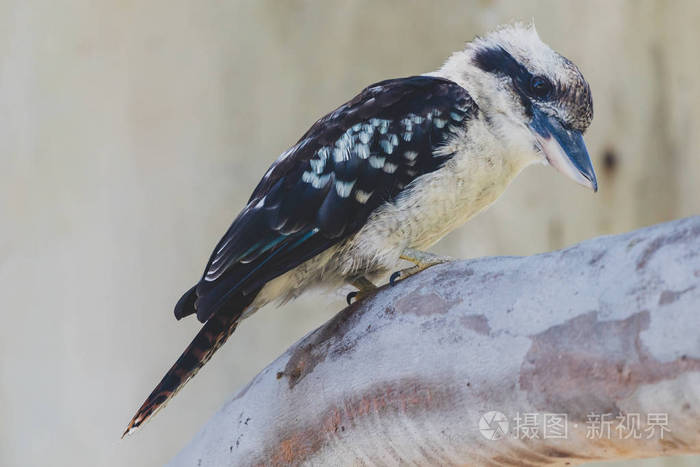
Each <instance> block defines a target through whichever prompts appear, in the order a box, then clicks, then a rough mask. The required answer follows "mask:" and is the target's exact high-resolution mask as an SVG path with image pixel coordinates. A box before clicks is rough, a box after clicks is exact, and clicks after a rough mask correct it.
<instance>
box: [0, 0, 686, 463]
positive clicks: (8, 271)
mask: <svg viewBox="0 0 700 467" xmlns="http://www.w3.org/2000/svg"><path fill="white" fill-rule="evenodd" d="M533 18H534V20H535V22H536V25H537V29H538V31H539V33H540V36H541V37H542V38H543V40H544V41H545V42H547V43H549V44H550V45H551V46H552V47H553V48H554V49H556V50H558V51H559V52H561V53H562V54H564V55H566V56H567V57H569V58H571V59H572V60H573V61H574V62H575V63H577V64H578V65H579V67H580V68H581V70H582V71H583V73H584V75H585V76H586V78H587V79H588V81H589V82H590V84H591V88H592V90H593V95H594V100H595V118H594V120H593V124H592V126H591V128H590V130H589V131H588V133H587V135H586V141H587V144H588V148H589V151H590V153H591V156H592V157H593V160H594V163H595V166H596V169H597V172H598V176H599V183H600V191H599V193H598V194H597V195H593V194H592V193H591V192H589V191H587V190H585V189H583V188H581V187H579V186H576V185H574V184H573V183H572V182H570V181H569V180H567V179H565V178H564V177H563V176H561V175H560V174H558V173H556V172H555V171H553V170H552V169H550V168H546V167H537V168H532V169H529V170H527V171H525V172H524V173H523V174H522V175H521V176H520V177H519V178H518V179H517V180H516V181H515V182H514V183H513V185H512V186H511V187H510V188H509V189H508V190H507V191H506V193H505V195H504V196H503V197H502V198H501V199H500V200H499V202H497V203H496V204H495V205H494V206H493V207H492V208H491V209H490V210H489V211H488V212H486V213H484V214H482V215H480V216H479V217H478V218H477V219H475V220H473V221H472V222H471V223H469V224H468V225H466V226H465V227H464V228H462V229H461V230H459V231H457V232H455V233H454V234H452V235H450V236H449V237H448V238H446V239H445V240H444V241H443V242H441V243H440V244H439V245H438V246H437V248H436V250H437V251H438V252H440V253H444V254H450V255H453V256H458V257H463V258H468V257H475V256H482V255H529V254H533V253H538V252H542V251H547V250H551V249H557V248H561V247H564V246H566V245H570V244H572V243H575V242H578V241H581V240H584V239H587V238H590V237H593V236H597V235H602V234H612V233H619V232H624V231H628V230H631V229H636V228H639V227H642V226H646V225H650V224H654V223H657V222H662V221H666V220H670V219H674V218H679V217H683V216H689V215H693V214H698V212H700V183H699V180H700V80H699V79H698V76H700V59H698V43H700V30H699V29H698V27H697V25H698V24H700V3H698V2H696V1H693V0H688V1H644V0H629V1H622V0H615V1H610V0H598V1H587V2H578V1H554V0H552V1H519V0H518V1H516V0H512V1H505V0H504V1H489V0H475V1H465V0H461V1H436V2H426V1H377V0H375V1H370V0H362V1H360V0H354V1H350V0H343V1H334V2H330V1H320V0H319V1H315V2H312V1H281V0H280V1H238V0H229V1H208V2H196V1H174V0H168V1H162V0H159V1H150V2H139V1H120V2H93V1H79V0H70V1H64V2H42V1H20V0H0V148H2V151H1V153H0V157H1V159H0V162H1V165H0V222H1V224H0V225H1V226H2V228H1V229H0V292H1V296H2V301H3V305H2V309H1V310H0V313H1V314H2V327H0V465H3V466H24V465H28V466H33V465H55V466H68V465H91V466H119V465H134V466H142V465H158V464H162V463H164V462H166V461H167V460H169V459H170V458H171V457H172V456H173V455H174V454H175V453H176V452H177V451H178V450H179V449H180V448H181V447H183V446H184V445H185V443H186V442H187V441H188V440H189V439H190V438H191V437H192V436H193V435H194V434H195V433H196V432H197V431H198V430H199V428H200V427H201V426H202V425H203V424H204V422H205V421H206V420H207V419H208V418H209V417H210V416H211V415H212V414H213V413H214V412H215V411H216V410H217V409H218V408H219V407H221V406H222V405H223V404H224V403H225V402H226V401H227V399H228V398H229V397H230V396H231V395H232V394H233V393H235V392H236V391H237V389H238V388H239V387H241V386H242V385H243V384H245V383H246V382H247V381H249V380H250V379H251V378H252V377H253V376H254V375H255V374H256V373H257V372H258V371H260V370H261V369H262V368H263V367H264V366H265V365H266V364H268V363H269V362H270V361H272V360H273V359H274V358H275V357H277V355H278V354H280V353H281V352H282V351H284V350H285V349H286V348H287V347H288V346H289V345H290V344H292V343H293V342H295V341H296V340H297V339H299V338H300V337H301V336H302V335H304V334H305V333H306V332H308V331H310V330H311V329H313V328H314V327H316V326H318V325H319V324H321V323H323V322H324V321H326V320H327V319H329V318H330V317H331V316H332V315H333V314H334V313H335V312H336V311H337V310H339V309H341V308H342V307H343V306H344V302H343V299H344V293H345V292H347V291H343V292H342V293H340V292H338V293H336V294H333V295H329V296H323V295H319V294H311V295H310V296H305V297H303V298H302V299H300V300H297V301H296V302H294V303H291V304H288V305H286V306H284V307H283V308H281V309H274V308H272V307H270V308H268V309H265V310H262V311H261V312H258V313H257V314H256V315H254V316H253V317H252V318H250V319H249V320H247V321H245V323H243V325H242V326H240V327H239V330H238V331H237V332H236V333H235V335H234V336H233V338H231V339H230V341H229V342H228V343H227V345H226V346H225V347H224V348H223V349H222V350H221V351H220V352H219V353H217V355H216V356H215V357H214V359H213V360H212V361H211V362H210V363H209V364H208V365H207V367H206V368H205V369H204V370H203V371H202V372H201V373H200V374H199V375H198V377H197V378H195V379H194V380H192V381H191V382H190V383H189V384H188V386H187V387H186V388H185V390H184V391H183V392H182V393H180V394H179V395H178V396H177V397H176V398H175V399H174V400H173V401H172V403H171V404H170V405H169V406H168V408H167V409H166V410H164V411H163V412H161V413H160V414H159V415H158V416H157V417H156V418H155V419H154V420H153V421H152V422H151V423H149V424H148V425H146V426H145V429H143V430H142V431H140V432H138V433H137V434H136V435H135V436H131V437H129V438H127V439H125V440H120V439H119V436H120V435H121V432H122V430H123V428H124V427H125V425H126V423H127V422H128V421H129V418H130V417H131V415H132V414H133V413H134V411H135V409H136V408H137V407H138V406H139V404H140V403H141V402H142V401H143V399H144V398H145V396H146V395H147V394H148V393H149V392H150V391H151V389H152V388H153V386H154V385H155V383H157V382H158V381H159V380H160V378H161V376H162V375H163V373H164V372H165V371H166V370H167V369H168V368H169V367H170V365H171V363H173V362H174V360H175V359H176V358H177V357H178V356H179V355H180V352H181V351H182V350H183V349H184V348H185V346H186V345H187V344H188V343H189V341H190V339H191V338H192V337H193V336H194V334H195V333H196V331H197V329H198V328H199V324H198V323H197V322H196V321H195V320H193V319H188V320H184V321H183V322H176V321H175V319H174V318H173V316H172V308H173V305H174V303H175V302H176V300H177V299H178V298H179V297H180V294H181V293H182V292H183V291H184V290H186V289H187V288H189V287H190V286H191V285H192V284H193V283H194V282H195V281H196V280H197V279H198V277H199V276H200V274H201V272H202V270H203V267H204V265H205V263H206V259H207V258H208V256H209V254H210V252H211V250H212V248H213V247H214V245H215V243H216V242H217V241H218V239H219V237H220V235H221V234H223V232H224V231H225V229H226V228H227V227H228V225H229V223H230V222H231V220H232V219H233V217H234V216H235V215H236V214H237V213H238V211H239V210H240V209H241V208H242V206H243V205H244V203H245V201H246V199H247V197H248V195H249V194H250V192H251V191H252V189H253V187H254V186H255V185H256V183H257V181H258V180H259V178H260V177H261V176H262V174H263V173H264V171H265V170H266V169H267V167H268V165H269V164H270V163H271V162H272V161H273V160H274V159H275V158H276V157H277V156H278V155H279V154H280V153H281V152H282V151H284V150H285V149H286V148H287V147H288V146H290V145H292V144H293V143H294V142H295V141H296V140H297V139H298V138H299V137H300V136H301V134H302V133H303V132H304V131H305V130H306V129H307V128H308V127H309V126H310V125H311V124H312V123H313V122H314V121H315V120H316V119H317V118H318V117H320V116H321V115H323V114H325V113H326V112H328V111H330V110H332V109H333V108H335V107H336V106H337V105H339V104H341V103H343V102H344V101H345V100H347V99H349V98H351V97H352V96H353V95H354V94H355V93H356V92H358V91H359V90H360V89H362V88H363V87H364V86H366V85H368V84H370V83H373V82H376V81H379V80H382V79H385V78H389V77H400V76H406V75H412V74H420V73H423V72H427V71H431V70H433V69H435V68H437V67H439V66H440V65H441V63H442V61H443V60H444V59H445V58H446V57H447V56H448V55H449V54H450V53H451V52H452V51H454V50H457V49H460V48H461V47H462V46H463V44H464V43H465V42H466V41H468V40H470V39H471V38H472V37H473V36H474V35H475V34H482V33H485V32H486V31H488V30H490V29H492V28H493V27H494V26H496V25H498V24H501V23H504V22H509V21H512V20H522V21H530V20H531V19H533ZM698 462H700V460H699V459H698V458H678V459H667V460H651V461H638V462H628V463H621V464H615V465H627V466H662V465H663V466H691V465H698Z"/></svg>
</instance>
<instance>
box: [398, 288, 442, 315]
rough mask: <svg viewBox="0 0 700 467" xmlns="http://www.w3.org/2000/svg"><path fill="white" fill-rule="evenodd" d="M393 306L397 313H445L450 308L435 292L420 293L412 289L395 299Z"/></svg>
mask: <svg viewBox="0 0 700 467" xmlns="http://www.w3.org/2000/svg"><path fill="white" fill-rule="evenodd" d="M395 308H396V311H398V312H399V313H412V314H414V315H416V316H429V315H435V314H441V315H442V314H445V313H447V312H448V311H449V310H450V304H449V303H447V302H446V301H445V299H443V298H442V297H441V296H439V295H438V294H436V293H435V292H428V293H421V292H419V291H417V290H414V291H413V292H411V293H410V294H408V295H406V296H404V297H401V298H400V299H399V300H397V301H396V304H395Z"/></svg>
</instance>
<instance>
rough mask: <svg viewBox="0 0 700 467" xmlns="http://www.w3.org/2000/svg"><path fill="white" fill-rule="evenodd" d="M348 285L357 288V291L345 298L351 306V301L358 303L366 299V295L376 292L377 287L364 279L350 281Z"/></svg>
mask: <svg viewBox="0 0 700 467" xmlns="http://www.w3.org/2000/svg"><path fill="white" fill-rule="evenodd" d="M350 283H351V284H352V285H353V286H354V287H357V291H355V292H350V293H349V294H348V295H347V297H345V300H346V301H347V302H348V305H351V304H352V302H353V299H355V301H356V302H359V301H360V300H364V299H365V298H367V296H368V295H371V294H372V293H374V291H376V290H377V286H376V285H374V284H373V283H372V281H370V280H368V279H365V278H364V277H359V278H357V279H355V280H352V281H350Z"/></svg>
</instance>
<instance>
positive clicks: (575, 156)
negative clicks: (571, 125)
mask: <svg viewBox="0 0 700 467" xmlns="http://www.w3.org/2000/svg"><path fill="white" fill-rule="evenodd" d="M530 129H531V130H532V132H533V133H534V135H535V138H536V139H537V144H538V145H539V147H540V149H541V150H542V152H543V153H544V155H545V157H546V158H547V162H549V165H551V166H552V167H554V168H555V169H557V170H558V171H560V172H561V173H563V174H564V175H566V176H567V177H569V178H570V179H572V180H573V181H575V182H576V183H579V184H581V185H583V186H585V187H588V188H590V189H591V190H593V191H594V192H595V191H598V182H597V180H596V177H595V171H594V170H593V163H592V162H591V158H590V156H589V155H588V151H587V150H586V145H585V144H584V142H583V135H582V134H581V132H580V131H576V130H568V129H566V128H564V126H563V125H562V124H561V123H560V122H559V120H558V119H557V118H555V117H551V116H549V115H547V114H545V113H544V112H542V111H540V110H538V109H534V111H533V116H532V121H531V122H530Z"/></svg>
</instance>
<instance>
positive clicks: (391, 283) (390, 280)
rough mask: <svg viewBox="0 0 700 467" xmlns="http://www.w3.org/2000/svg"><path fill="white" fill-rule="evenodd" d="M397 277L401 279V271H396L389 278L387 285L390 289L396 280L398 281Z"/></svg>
mask: <svg viewBox="0 0 700 467" xmlns="http://www.w3.org/2000/svg"><path fill="white" fill-rule="evenodd" d="M399 277H401V271H396V272H395V273H393V274H392V275H391V277H389V285H390V286H392V287H393V286H395V285H396V279H398V278H399Z"/></svg>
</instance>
